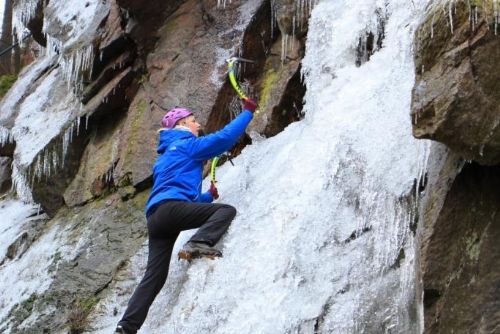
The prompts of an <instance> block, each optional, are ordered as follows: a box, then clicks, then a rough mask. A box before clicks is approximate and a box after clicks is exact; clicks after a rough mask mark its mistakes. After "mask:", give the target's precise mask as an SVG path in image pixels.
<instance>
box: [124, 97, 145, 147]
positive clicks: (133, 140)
mask: <svg viewBox="0 0 500 334" xmlns="http://www.w3.org/2000/svg"><path fill="white" fill-rule="evenodd" d="M135 109H136V111H135V112H134V113H133V118H132V122H131V124H130V138H129V142H128V144H129V145H128V147H127V155H130V154H133V153H134V151H135V148H136V144H137V138H138V135H139V133H140V130H141V128H142V127H141V125H142V120H143V119H144V115H145V113H146V111H147V110H148V104H147V102H146V101H145V100H139V102H137V104H136V107H135Z"/></svg>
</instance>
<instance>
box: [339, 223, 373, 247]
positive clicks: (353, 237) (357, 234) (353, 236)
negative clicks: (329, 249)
mask: <svg viewBox="0 0 500 334" xmlns="http://www.w3.org/2000/svg"><path fill="white" fill-rule="evenodd" d="M371 230H372V227H371V226H367V227H364V228H363V229H361V230H356V231H354V232H352V233H351V235H350V236H349V238H347V239H345V240H344V244H348V243H350V242H351V241H354V240H356V239H357V238H359V237H360V236H362V235H363V234H365V233H367V232H370V231H371Z"/></svg>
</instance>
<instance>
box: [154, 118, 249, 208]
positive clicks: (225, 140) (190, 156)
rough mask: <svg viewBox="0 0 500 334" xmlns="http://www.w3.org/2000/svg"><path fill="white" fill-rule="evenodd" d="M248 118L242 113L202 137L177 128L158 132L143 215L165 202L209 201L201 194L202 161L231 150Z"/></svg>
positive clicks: (210, 199) (209, 196)
mask: <svg viewBox="0 0 500 334" xmlns="http://www.w3.org/2000/svg"><path fill="white" fill-rule="evenodd" d="M252 117H253V114H252V113H251V112H250V111H248V110H244V111H243V112H242V113H241V114H239V115H238V117H236V118H235V119H234V120H233V121H232V122H231V123H229V124H227V125H226V126H225V127H224V128H223V129H221V130H219V131H217V132H214V133H211V134H209V135H207V136H202V137H196V136H195V135H193V134H192V133H191V132H189V131H184V130H179V129H172V130H164V131H161V132H160V141H159V143H158V149H157V152H158V154H160V156H159V157H158V158H157V159H156V162H155V164H154V166H153V189H152V190H151V194H150V195H149V199H148V202H147V203H146V216H149V215H150V214H151V213H152V212H153V211H154V209H155V208H156V207H157V206H158V205H160V204H161V203H163V202H165V201H167V200H176V201H185V202H206V203H210V202H212V201H213V198H212V195H211V194H210V193H209V192H206V193H203V194H202V193H201V183H202V174H203V162H204V161H206V160H209V159H211V158H213V157H216V156H218V155H220V154H222V153H224V152H226V151H228V150H229V149H230V148H231V147H233V146H234V144H236V142H237V140H238V138H239V137H240V136H241V135H242V134H243V133H244V132H245V129H246V127H247V126H248V124H249V123H250V121H251V120H252Z"/></svg>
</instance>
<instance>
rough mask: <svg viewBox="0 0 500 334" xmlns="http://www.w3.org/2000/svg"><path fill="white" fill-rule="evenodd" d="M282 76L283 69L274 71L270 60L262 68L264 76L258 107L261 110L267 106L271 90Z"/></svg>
mask: <svg viewBox="0 0 500 334" xmlns="http://www.w3.org/2000/svg"><path fill="white" fill-rule="evenodd" d="M282 75H283V67H280V68H279V69H278V70H275V69H274V67H273V65H272V62H271V60H269V61H268V62H267V63H266V66H265V68H264V76H263V78H262V84H261V89H260V100H259V105H261V106H262V107H263V108H267V104H268V103H269V99H270V98H271V94H272V93H273V90H274V88H275V86H276V82H278V80H279V79H280V78H281V76H282Z"/></svg>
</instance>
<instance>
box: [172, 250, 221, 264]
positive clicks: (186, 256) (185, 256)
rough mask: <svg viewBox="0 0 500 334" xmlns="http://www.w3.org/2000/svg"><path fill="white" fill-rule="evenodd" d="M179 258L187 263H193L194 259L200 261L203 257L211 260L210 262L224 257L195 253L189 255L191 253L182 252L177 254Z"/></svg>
mask: <svg viewBox="0 0 500 334" xmlns="http://www.w3.org/2000/svg"><path fill="white" fill-rule="evenodd" d="M177 257H178V258H177V260H186V261H189V262H191V261H192V260H194V259H200V258H203V257H206V258H209V259H210V260H215V259H216V258H218V257H222V256H221V255H211V254H200V253H197V254H193V253H189V252H185V251H182V250H181V251H180V252H179V253H178V254H177Z"/></svg>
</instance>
